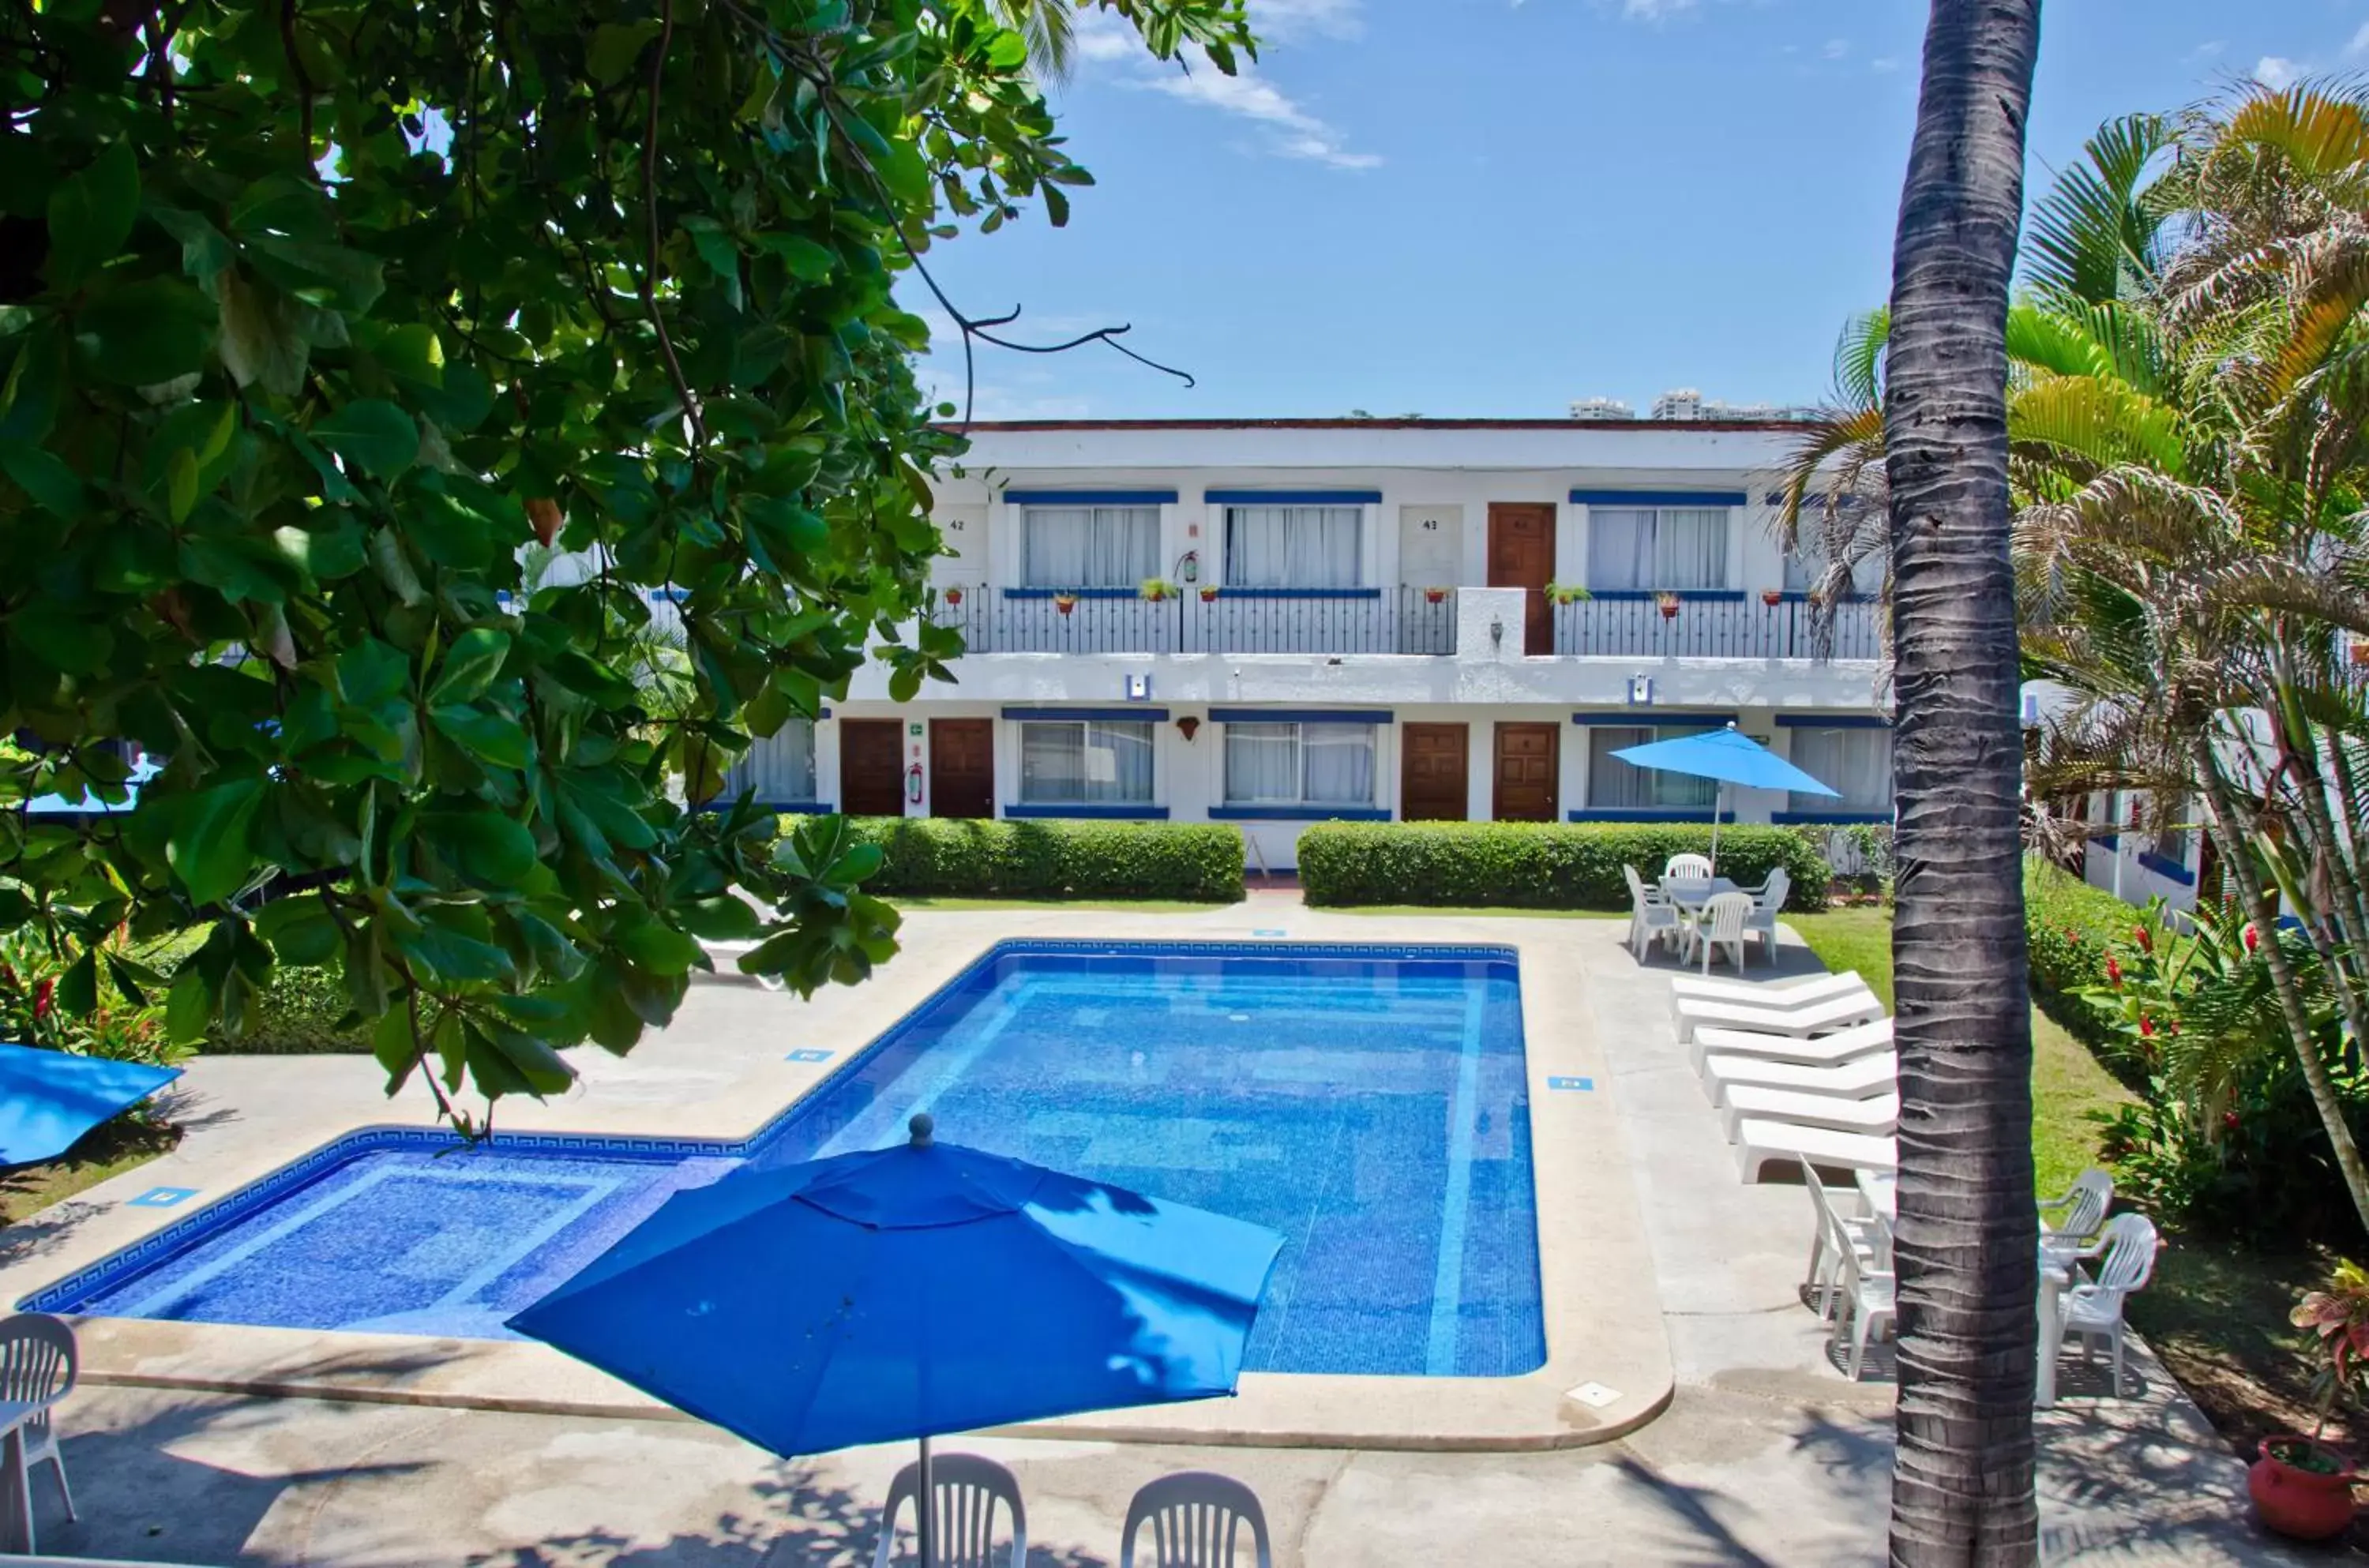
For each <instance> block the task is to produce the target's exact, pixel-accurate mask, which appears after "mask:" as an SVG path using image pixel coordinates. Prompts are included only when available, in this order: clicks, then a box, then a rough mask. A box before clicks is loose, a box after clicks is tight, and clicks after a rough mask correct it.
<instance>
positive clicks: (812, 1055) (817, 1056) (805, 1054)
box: [783, 1050, 834, 1061]
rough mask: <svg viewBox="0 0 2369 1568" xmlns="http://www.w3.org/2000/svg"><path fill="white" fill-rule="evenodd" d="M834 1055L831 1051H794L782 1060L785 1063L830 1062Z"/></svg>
mask: <svg viewBox="0 0 2369 1568" xmlns="http://www.w3.org/2000/svg"><path fill="white" fill-rule="evenodd" d="M833 1054H834V1053H833V1052H830V1051H818V1050H803V1051H792V1052H791V1053H790V1054H789V1055H788V1056H785V1057H784V1058H783V1060H784V1061H829V1060H830V1059H831V1057H832V1055H833Z"/></svg>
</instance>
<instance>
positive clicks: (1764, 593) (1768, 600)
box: [1760, 588, 1785, 610]
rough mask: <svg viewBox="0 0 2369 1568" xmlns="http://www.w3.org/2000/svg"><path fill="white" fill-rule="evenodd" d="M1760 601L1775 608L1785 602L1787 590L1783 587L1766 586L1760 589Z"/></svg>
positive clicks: (1772, 608)
mask: <svg viewBox="0 0 2369 1568" xmlns="http://www.w3.org/2000/svg"><path fill="white" fill-rule="evenodd" d="M1760 602H1761V603H1763V604H1766V605H1767V606H1768V608H1769V609H1771V610H1774V609H1776V608H1777V606H1779V605H1780V604H1782V603H1784V602H1785V590H1784V589H1781V588H1764V589H1761V590H1760Z"/></svg>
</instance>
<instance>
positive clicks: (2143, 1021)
mask: <svg viewBox="0 0 2369 1568" xmlns="http://www.w3.org/2000/svg"><path fill="white" fill-rule="evenodd" d="M2139 1038H2140V1039H2142V1040H2152V1039H2154V1038H2155V1020H2154V1019H2152V1018H2150V1017H2148V1016H2147V1015H2146V1013H2140V1014H2139Z"/></svg>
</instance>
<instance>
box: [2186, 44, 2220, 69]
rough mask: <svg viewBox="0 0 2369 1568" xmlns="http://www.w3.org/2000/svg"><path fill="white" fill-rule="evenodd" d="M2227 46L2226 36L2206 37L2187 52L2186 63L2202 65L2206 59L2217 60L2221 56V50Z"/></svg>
mask: <svg viewBox="0 0 2369 1568" xmlns="http://www.w3.org/2000/svg"><path fill="white" fill-rule="evenodd" d="M2228 47H2229V40H2227V39H2226V38H2209V39H2206V40H2204V41H2203V43H2200V44H2198V45H2197V46H2196V47H2195V48H2194V49H2192V50H2190V51H2189V52H2188V63H2190V64H2191V65H2202V64H2203V63H2204V62H2206V61H2208V60H2218V59H2220V58H2221V54H2222V52H2223V51H2224V50H2226V49H2227V48H2228Z"/></svg>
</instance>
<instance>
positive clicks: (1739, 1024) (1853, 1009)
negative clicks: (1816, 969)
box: [1678, 900, 1883, 1040]
mask: <svg viewBox="0 0 2369 1568" xmlns="http://www.w3.org/2000/svg"><path fill="white" fill-rule="evenodd" d="M1713 901H1714V902H1716V901H1717V900H1713ZM1881 1017H1883V1002H1881V1001H1877V1000H1876V996H1875V993H1874V992H1873V991H1871V990H1863V991H1860V993H1858V994H1857V995H1855V996H1830V997H1825V998H1823V999H1821V1000H1819V1001H1810V1002H1804V1003H1802V1005H1801V1006H1799V1007H1753V1006H1750V1005H1748V1004H1746V1003H1745V1002H1740V1001H1681V1002H1680V1003H1678V1038H1680V1039H1681V1040H1686V1039H1691V1038H1693V1037H1694V1034H1695V1031H1696V1030H1698V1029H1700V1028H1703V1027H1705V1026H1706V1025H1708V1026H1711V1027H1714V1028H1722V1029H1750V1030H1753V1031H1755V1032H1757V1033H1758V1034H1763V1035H1795V1036H1811V1035H1823V1034H1826V1033H1827V1032H1829V1031H1831V1030H1835V1029H1848V1028H1849V1027H1850V1026H1851V1025H1852V1024H1865V1023H1867V1022H1869V1021H1870V1020H1871V1019H1876V1018H1881Z"/></svg>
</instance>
